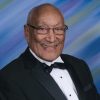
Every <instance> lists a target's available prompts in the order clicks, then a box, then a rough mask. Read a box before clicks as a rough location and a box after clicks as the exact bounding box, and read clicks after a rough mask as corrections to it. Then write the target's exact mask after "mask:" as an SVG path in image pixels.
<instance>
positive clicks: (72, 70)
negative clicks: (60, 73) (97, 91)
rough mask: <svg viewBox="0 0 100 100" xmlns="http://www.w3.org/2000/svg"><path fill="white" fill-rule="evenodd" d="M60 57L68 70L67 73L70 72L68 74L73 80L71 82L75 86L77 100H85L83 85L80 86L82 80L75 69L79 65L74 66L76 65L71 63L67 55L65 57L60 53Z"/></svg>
mask: <svg viewBox="0 0 100 100" xmlns="http://www.w3.org/2000/svg"><path fill="white" fill-rule="evenodd" d="M61 57H62V60H63V61H64V64H65V67H66V69H67V70H68V72H69V74H70V76H71V78H72V80H73V83H74V85H75V87H76V90H77V93H78V97H79V100H85V95H84V91H83V87H82V82H81V79H80V78H81V77H80V75H79V74H78V73H77V71H78V70H77V69H78V67H79V66H81V65H77V66H76V65H74V64H72V63H71V61H70V59H69V57H65V56H64V55H61ZM75 68H76V69H75Z"/></svg>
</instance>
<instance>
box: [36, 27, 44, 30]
mask: <svg viewBox="0 0 100 100" xmlns="http://www.w3.org/2000/svg"><path fill="white" fill-rule="evenodd" d="M38 30H46V28H44V27H39V28H38Z"/></svg>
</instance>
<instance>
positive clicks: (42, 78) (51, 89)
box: [23, 49, 67, 100]
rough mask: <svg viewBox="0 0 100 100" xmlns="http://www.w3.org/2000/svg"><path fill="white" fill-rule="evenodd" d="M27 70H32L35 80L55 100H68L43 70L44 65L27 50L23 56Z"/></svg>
mask: <svg viewBox="0 0 100 100" xmlns="http://www.w3.org/2000/svg"><path fill="white" fill-rule="evenodd" d="M23 56H24V57H23V58H24V60H26V61H25V66H26V68H29V69H31V71H32V77H33V80H34V79H36V81H38V82H39V84H41V85H42V86H43V87H44V89H46V91H48V93H49V94H50V95H51V96H52V97H53V98H54V99H55V100H67V99H66V97H65V96H64V94H63V93H62V91H61V90H60V88H59V86H58V85H57V84H56V82H55V81H54V80H53V78H52V77H51V76H50V75H49V74H48V73H46V72H44V71H43V69H42V63H40V62H39V61H38V60H37V59H35V58H34V57H33V56H32V54H31V53H30V52H29V50H28V49H27V50H26V52H25V53H24V55H23Z"/></svg>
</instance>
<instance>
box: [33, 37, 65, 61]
mask: <svg viewBox="0 0 100 100" xmlns="http://www.w3.org/2000/svg"><path fill="white" fill-rule="evenodd" d="M58 40H59V41H58V42H57V43H58V44H57V45H51V44H49V43H48V42H47V41H46V40H45V38H41V39H40V38H38V37H36V38H33V39H32V41H31V49H32V50H33V52H34V53H35V54H36V55H37V56H38V57H40V58H42V59H44V60H48V61H52V60H55V59H56V58H57V57H58V56H59V55H60V54H61V52H62V49H63V44H64V38H63V37H62V38H61V39H58Z"/></svg>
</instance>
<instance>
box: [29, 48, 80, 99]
mask: <svg viewBox="0 0 100 100" xmlns="http://www.w3.org/2000/svg"><path fill="white" fill-rule="evenodd" d="M29 50H30V52H31V53H32V55H33V56H34V57H35V58H36V59H38V60H39V61H40V62H42V63H45V64H47V65H48V66H50V65H51V64H54V63H55V62H60V63H64V62H63V61H62V59H61V57H60V56H59V57H58V58H57V59H56V60H54V61H52V62H48V61H45V60H43V59H41V58H39V57H38V56H37V55H36V54H35V53H34V52H33V51H32V50H31V49H29ZM50 75H51V77H52V78H53V79H54V81H55V82H56V83H57V84H58V86H59V87H60V89H61V91H62V92H63V94H64V95H65V97H66V98H67V99H68V100H79V98H78V95H77V91H76V88H75V85H74V83H73V81H72V79H71V76H70V74H69V72H68V71H67V69H59V68H53V69H52V71H51V73H50Z"/></svg>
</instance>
